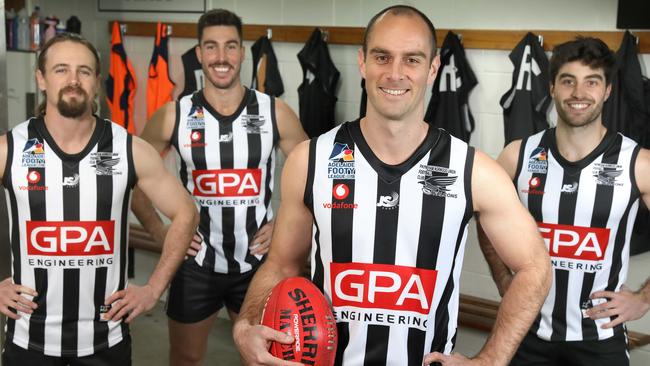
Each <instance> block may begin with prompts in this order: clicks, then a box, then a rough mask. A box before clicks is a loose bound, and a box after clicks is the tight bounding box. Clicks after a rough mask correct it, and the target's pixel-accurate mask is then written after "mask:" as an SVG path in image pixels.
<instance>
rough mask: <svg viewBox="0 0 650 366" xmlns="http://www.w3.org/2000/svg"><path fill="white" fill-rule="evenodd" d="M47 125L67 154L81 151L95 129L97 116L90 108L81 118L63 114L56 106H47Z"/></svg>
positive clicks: (45, 118) (45, 119)
mask: <svg viewBox="0 0 650 366" xmlns="http://www.w3.org/2000/svg"><path fill="white" fill-rule="evenodd" d="M43 119H44V121H45V127H46V128H47V131H48V132H49V133H50V135H51V136H52V138H53V139H54V141H55V142H56V144H57V145H58V147H59V148H60V149H61V150H62V151H63V152H65V153H66V154H76V153H79V152H81V151H82V150H83V149H84V148H85V147H86V145H87V144H88V141H90V137H91V136H92V134H93V131H94V130H95V125H96V123H95V117H94V116H93V115H92V113H91V111H90V110H89V111H88V112H87V113H85V114H84V115H83V116H81V117H79V118H67V117H64V116H62V115H61V114H60V113H59V111H58V110H57V109H56V107H50V106H48V107H47V110H46V114H45V116H44V118H43Z"/></svg>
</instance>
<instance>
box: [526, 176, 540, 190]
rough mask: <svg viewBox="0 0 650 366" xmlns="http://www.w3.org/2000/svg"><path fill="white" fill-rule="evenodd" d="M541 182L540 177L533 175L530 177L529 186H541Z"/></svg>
mask: <svg viewBox="0 0 650 366" xmlns="http://www.w3.org/2000/svg"><path fill="white" fill-rule="evenodd" d="M541 182H542V180H541V179H539V178H538V177H532V178H530V180H529V181H528V186H529V187H530V188H537V187H539V184H540V183H541Z"/></svg>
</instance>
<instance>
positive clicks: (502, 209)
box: [233, 5, 550, 366]
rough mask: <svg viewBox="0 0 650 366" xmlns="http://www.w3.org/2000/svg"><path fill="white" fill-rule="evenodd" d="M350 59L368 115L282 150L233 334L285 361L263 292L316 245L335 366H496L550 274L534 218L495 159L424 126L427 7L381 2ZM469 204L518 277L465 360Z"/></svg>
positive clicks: (253, 357)
mask: <svg viewBox="0 0 650 366" xmlns="http://www.w3.org/2000/svg"><path fill="white" fill-rule="evenodd" d="M358 63H359V70H360V72H361V75H362V76H363V77H364V78H365V80H366V89H367V93H368V104H367V110H366V115H365V117H364V118H362V119H361V120H358V121H353V122H346V123H343V124H342V125H340V126H338V127H336V128H335V129H333V130H331V131H329V132H327V133H325V134H324V135H322V136H320V137H318V138H316V139H314V140H312V141H311V142H309V143H302V144H300V145H298V147H296V149H295V151H294V152H292V153H291V155H290V156H289V158H288V159H287V162H286V164H285V168H284V171H283V177H282V203H281V207H280V212H279V215H278V218H277V223H276V229H275V232H274V235H273V242H272V245H271V250H270V252H269V256H268V258H267V260H266V262H265V263H264V264H263V265H262V267H261V268H260V269H259V271H258V273H257V274H256V275H255V278H254V280H253V283H252V284H251V287H250V288H249V292H248V294H247V296H246V301H245V303H244V305H243V307H242V312H241V315H240V319H239V320H238V321H237V323H236V324H235V327H234V329H233V332H234V336H235V342H236V344H237V346H238V347H239V349H240V353H241V355H242V357H244V359H245V360H246V361H247V362H248V364H252V365H289V364H290V363H288V362H283V361H282V360H278V359H276V358H274V357H273V356H272V355H271V354H269V353H268V351H267V350H268V348H269V347H268V346H269V343H268V342H270V341H278V342H282V343H291V342H292V339H291V337H289V336H287V335H286V334H283V333H281V332H277V331H274V330H272V329H270V328H268V327H265V326H262V325H259V318H260V315H261V310H262V307H263V305H264V300H265V299H266V296H267V294H268V293H269V291H270V289H271V288H272V287H273V286H274V285H275V284H276V283H278V282H279V281H280V280H282V279H283V278H286V277H290V276H296V275H299V274H300V273H301V270H302V268H303V263H304V262H305V259H306V257H307V255H308V254H309V252H310V251H311V254H312V256H311V279H312V281H313V282H314V283H315V284H316V285H317V286H318V287H319V288H320V289H321V290H322V291H323V292H324V294H325V296H326V297H327V298H328V299H329V300H330V301H331V304H332V306H333V309H334V313H335V316H336V318H337V319H336V320H337V327H338V340H339V344H338V347H337V356H336V364H337V365H418V366H419V365H422V363H423V362H424V363H427V364H428V363H431V362H442V363H444V364H467V365H486V366H487V365H490V366H493V365H505V364H507V362H508V361H509V360H510V357H511V356H512V354H513V353H514V351H515V349H516V347H517V345H518V344H519V342H520V340H521V338H522V337H523V336H524V334H525V333H526V329H528V327H529V326H530V324H531V323H532V321H533V319H534V317H535V315H536V313H537V311H538V310H539V307H540V306H541V304H542V301H543V298H544V296H545V295H546V292H547V290H548V285H549V282H550V266H549V264H548V262H546V263H545V262H544V261H547V260H548V254H546V253H545V251H544V247H543V243H542V240H541V238H540V236H539V234H538V233H537V229H536V227H535V223H534V221H533V220H532V218H531V217H530V215H528V214H527V213H526V211H525V209H524V207H523V206H522V205H521V204H520V203H519V202H518V200H517V197H516V195H515V194H514V190H513V189H512V184H511V183H510V182H509V181H508V176H507V175H506V173H505V172H504V171H503V170H502V169H501V168H500V167H499V166H498V164H496V162H494V161H493V160H491V159H490V158H488V157H487V156H486V155H485V154H483V153H481V152H479V151H476V150H474V149H473V148H471V147H469V146H468V145H467V144H465V143H464V142H462V141H461V140H459V139H456V138H454V137H452V136H451V135H449V133H447V132H446V131H444V130H441V129H437V128H434V127H432V126H430V125H429V124H427V123H426V122H424V120H423V118H424V95H425V90H426V89H427V87H429V86H430V85H431V84H432V83H433V81H434V80H435V77H436V74H437V71H438V67H439V64H440V61H439V58H438V57H437V56H436V41H435V29H434V27H433V24H431V21H430V20H429V19H428V18H427V17H426V16H425V15H424V14H422V13H421V12H420V11H418V10H417V9H415V8H412V7H409V6H404V5H399V6H393V7H389V8H386V9H384V10H383V11H381V12H380V13H379V14H377V15H376V16H375V17H373V18H372V19H371V20H370V22H369V24H368V27H367V28H366V34H365V39H364V44H363V48H362V49H360V50H359V52H358ZM474 211H478V212H480V213H481V214H482V215H483V218H484V219H485V221H486V230H487V231H488V233H489V236H490V238H491V239H492V240H493V241H494V242H495V245H496V246H497V247H498V250H499V254H500V255H501V256H502V258H503V260H504V262H506V263H508V265H511V266H513V267H514V268H516V272H517V273H516V275H515V278H514V280H513V286H511V288H510V291H509V292H508V294H506V297H505V298H504V302H503V303H502V305H501V307H500V309H499V314H498V317H497V322H496V324H497V325H496V326H495V328H494V331H493V333H492V335H491V336H490V338H489V340H488V341H487V343H486V345H485V347H484V348H483V350H482V351H481V352H480V354H478V355H477V356H476V357H474V358H473V359H467V358H465V357H463V356H461V355H451V352H452V350H453V348H454V342H455V337H456V328H457V318H458V294H459V280H460V272H461V271H460V270H461V267H462V258H463V252H464V243H465V238H466V234H467V224H468V222H469V220H470V218H471V217H472V214H473V212H474ZM292 365H293V364H292Z"/></svg>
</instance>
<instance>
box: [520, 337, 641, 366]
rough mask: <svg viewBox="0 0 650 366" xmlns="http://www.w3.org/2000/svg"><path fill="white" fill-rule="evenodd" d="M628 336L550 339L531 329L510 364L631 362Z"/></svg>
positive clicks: (624, 364)
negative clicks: (545, 338)
mask: <svg viewBox="0 0 650 366" xmlns="http://www.w3.org/2000/svg"><path fill="white" fill-rule="evenodd" d="M629 364H630V359H629V354H628V344H627V336H626V335H625V333H623V332H620V333H618V334H616V335H614V336H613V337H611V338H607V339H603V340H595V341H568V342H557V341H556V342H549V341H545V340H543V339H540V338H538V337H537V336H536V335H535V334H532V333H528V334H527V335H526V337H525V338H524V340H523V342H521V345H520V346H519V349H518V350H517V352H516V353H515V356H514V358H513V359H512V362H511V363H510V366H612V365H616V366H629Z"/></svg>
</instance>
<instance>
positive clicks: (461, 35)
mask: <svg viewBox="0 0 650 366" xmlns="http://www.w3.org/2000/svg"><path fill="white" fill-rule="evenodd" d="M456 37H458V41H459V42H460V43H463V34H462V33H456Z"/></svg>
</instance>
